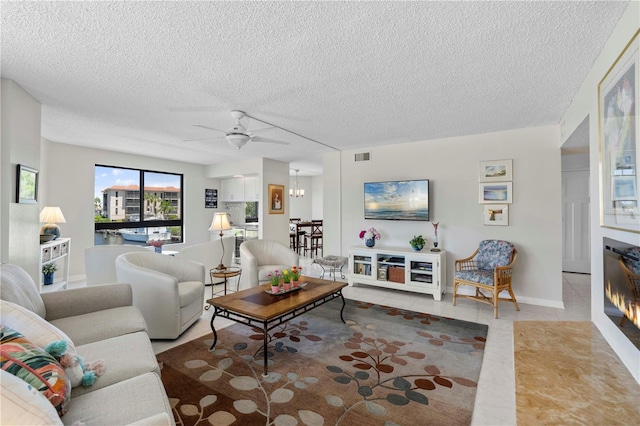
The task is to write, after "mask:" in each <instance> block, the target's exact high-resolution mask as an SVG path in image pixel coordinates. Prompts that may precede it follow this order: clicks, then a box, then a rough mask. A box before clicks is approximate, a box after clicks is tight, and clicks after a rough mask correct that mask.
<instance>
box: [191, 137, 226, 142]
mask: <svg viewBox="0 0 640 426" xmlns="http://www.w3.org/2000/svg"><path fill="white" fill-rule="evenodd" d="M223 137H224V136H207V137H206V138H196V139H182V142H196V141H208V140H212V139H222V138H223Z"/></svg>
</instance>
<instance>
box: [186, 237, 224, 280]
mask: <svg viewBox="0 0 640 426" xmlns="http://www.w3.org/2000/svg"><path fill="white" fill-rule="evenodd" d="M235 242H236V237H235V236H230V237H223V238H222V243H223V244H224V256H223V255H222V246H221V245H220V240H214V241H208V242H206V243H201V244H195V245H193V246H188V247H185V248H183V249H182V250H180V253H178V254H177V255H176V257H181V258H184V259H188V260H193V261H195V262H200V263H202V264H203V265H204V274H205V283H206V284H207V285H209V284H219V283H221V282H224V278H218V279H216V282H211V276H210V275H209V271H210V270H211V269H213V268H215V267H216V266H218V265H219V264H220V259H221V258H222V263H223V264H224V265H225V266H231V258H232V255H233V251H234V250H235Z"/></svg>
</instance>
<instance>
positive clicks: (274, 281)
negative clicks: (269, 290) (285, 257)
mask: <svg viewBox="0 0 640 426" xmlns="http://www.w3.org/2000/svg"><path fill="white" fill-rule="evenodd" d="M267 278H269V281H271V286H272V287H278V286H280V271H278V270H277V269H276V270H275V271H273V273H269V274H267Z"/></svg>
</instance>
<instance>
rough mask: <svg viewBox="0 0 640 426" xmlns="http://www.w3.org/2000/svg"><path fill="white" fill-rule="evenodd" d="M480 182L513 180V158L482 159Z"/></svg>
mask: <svg viewBox="0 0 640 426" xmlns="http://www.w3.org/2000/svg"><path fill="white" fill-rule="evenodd" d="M478 174H479V176H478V181H479V182H506V181H511V180H513V160H496V161H481V162H480V170H479V172H478Z"/></svg>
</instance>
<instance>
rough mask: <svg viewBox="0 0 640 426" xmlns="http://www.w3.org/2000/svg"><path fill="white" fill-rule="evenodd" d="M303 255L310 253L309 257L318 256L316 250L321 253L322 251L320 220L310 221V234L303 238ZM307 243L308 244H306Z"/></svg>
mask: <svg viewBox="0 0 640 426" xmlns="http://www.w3.org/2000/svg"><path fill="white" fill-rule="evenodd" d="M304 240H305V241H304V254H305V256H306V254H307V251H309V252H311V257H313V256H314V255H315V256H318V249H319V250H320V252H321V253H323V249H322V219H319V220H312V221H311V233H310V234H309V235H305V237H304ZM307 243H308V244H307Z"/></svg>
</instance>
